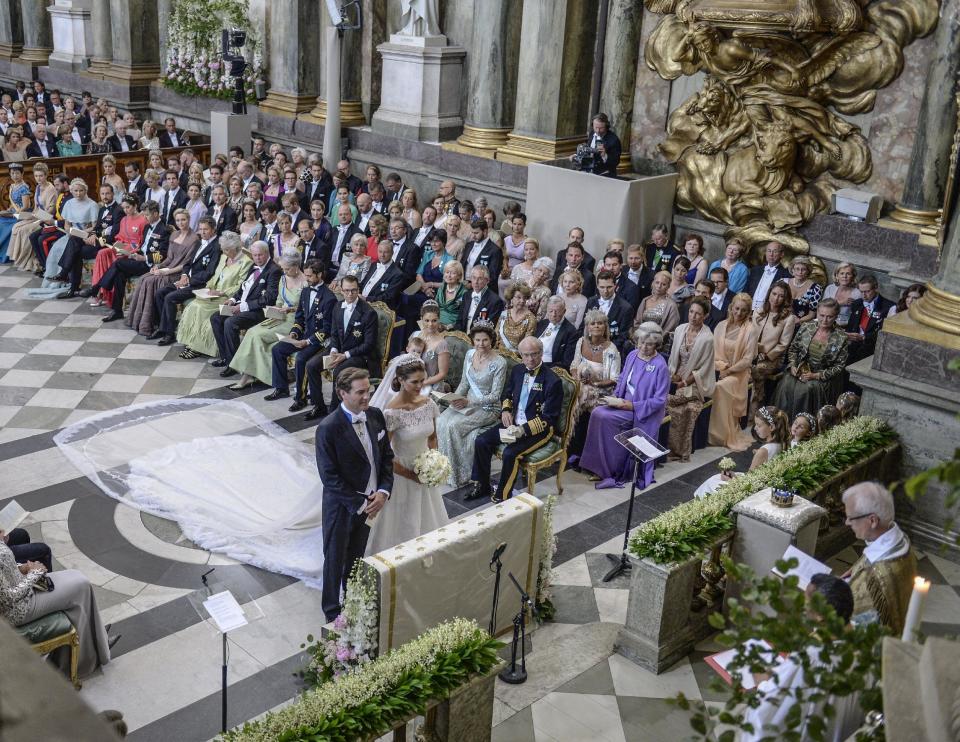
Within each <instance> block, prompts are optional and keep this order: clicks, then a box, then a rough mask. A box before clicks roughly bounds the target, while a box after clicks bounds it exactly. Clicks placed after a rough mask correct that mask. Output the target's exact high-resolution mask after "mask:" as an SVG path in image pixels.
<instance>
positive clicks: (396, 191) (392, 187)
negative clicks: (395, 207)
mask: <svg viewBox="0 0 960 742" xmlns="http://www.w3.org/2000/svg"><path fill="white" fill-rule="evenodd" d="M383 182H384V183H385V184H386V186H387V187H386V202H387V206H389V205H390V204H391V203H393V202H394V201H399V200H400V199H401V198H403V192H404V191H405V190H407V187H406V186H405V185H404V184H403V179H402V178H401V177H400V173H389V174H388V175H387V177H386V178H384V179H383Z"/></svg>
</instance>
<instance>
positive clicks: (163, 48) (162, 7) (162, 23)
mask: <svg viewBox="0 0 960 742" xmlns="http://www.w3.org/2000/svg"><path fill="white" fill-rule="evenodd" d="M172 13H173V2H172V0H157V30H158V31H159V36H160V38H159V46H160V71H161V72H163V73H164V74H165V73H166V71H167V52H168V51H169V49H170V30H169V29H170V16H171V14H172Z"/></svg>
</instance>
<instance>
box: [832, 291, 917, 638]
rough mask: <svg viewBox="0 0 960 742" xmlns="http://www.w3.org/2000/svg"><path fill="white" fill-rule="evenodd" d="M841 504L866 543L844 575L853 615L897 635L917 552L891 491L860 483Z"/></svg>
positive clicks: (854, 530) (857, 534)
mask: <svg viewBox="0 0 960 742" xmlns="http://www.w3.org/2000/svg"><path fill="white" fill-rule="evenodd" d="M862 290H863V289H861V291H862ZM843 508H844V512H845V514H846V523H847V525H848V526H850V529H851V530H852V531H853V534H854V536H856V537H857V538H858V539H862V540H863V541H864V542H866V547H865V548H864V550H863V554H862V555H861V557H860V559H858V560H857V561H856V562H855V563H854V565H853V566H852V567H851V568H850V570H849V571H848V572H847V573H846V574H845V575H843V578H844V579H845V580H846V581H847V582H848V583H849V584H850V589H851V590H853V616H854V620H855V621H856V620H858V619H860V620H874V621H879V622H880V623H882V624H883V625H884V626H886V627H887V628H889V629H890V631H891V632H892V633H893V634H894V636H900V634H901V633H902V632H903V623H904V620H905V619H906V614H907V604H908V603H909V602H910V594H911V593H912V592H913V578H914V577H916V575H917V556H916V554H915V553H914V551H913V549H912V548H911V546H910V539H908V538H907V536H906V534H905V533H904V532H903V531H901V530H900V527H899V526H898V525H897V524H896V522H894V519H893V518H894V511H893V496H892V495H891V494H890V492H889V491H888V490H887V489H886V488H885V487H884V486H883V485H882V484H880V483H878V482H861V483H860V484H855V485H853V486H852V487H850V488H848V489H847V490H846V491H845V492H844V493H843Z"/></svg>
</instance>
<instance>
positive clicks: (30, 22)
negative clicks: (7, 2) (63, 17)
mask: <svg viewBox="0 0 960 742" xmlns="http://www.w3.org/2000/svg"><path fill="white" fill-rule="evenodd" d="M20 18H21V19H22V21H23V52H22V53H21V55H20V60H21V61H23V62H30V63H33V64H36V65H38V66H42V65H45V64H46V63H47V60H48V59H49V58H50V52H52V51H53V34H52V31H51V27H50V14H49V13H47V3H46V0H20Z"/></svg>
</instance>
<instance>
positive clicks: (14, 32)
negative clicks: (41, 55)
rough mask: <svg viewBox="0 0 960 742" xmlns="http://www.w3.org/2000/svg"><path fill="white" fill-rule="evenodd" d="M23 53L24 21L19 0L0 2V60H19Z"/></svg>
mask: <svg viewBox="0 0 960 742" xmlns="http://www.w3.org/2000/svg"><path fill="white" fill-rule="evenodd" d="M22 51H23V21H22V19H21V18H20V3H19V2H18V0H0V59H17V58H19V56H20V53H21V52H22Z"/></svg>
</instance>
